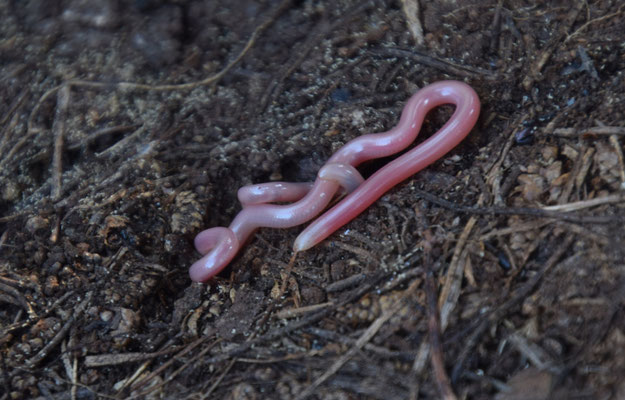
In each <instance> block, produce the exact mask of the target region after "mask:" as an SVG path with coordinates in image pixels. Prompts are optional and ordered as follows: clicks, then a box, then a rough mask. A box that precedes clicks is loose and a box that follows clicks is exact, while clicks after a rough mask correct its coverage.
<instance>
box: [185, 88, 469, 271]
mask: <svg viewBox="0 0 625 400" xmlns="http://www.w3.org/2000/svg"><path fill="white" fill-rule="evenodd" d="M443 104H452V105H454V106H455V107H456V109H455V111H454V113H453V115H452V116H451V118H450V119H449V120H448V121H447V122H446V123H445V125H443V127H442V128H440V129H439V130H438V131H437V132H436V133H435V134H434V135H432V136H431V137H430V138H428V139H427V140H425V141H424V142H423V143H421V144H419V145H418V146H416V147H414V148H412V149H411V150H409V151H407V152H405V153H404V154H402V155H401V156H399V157H397V158H395V159H394V160H393V161H391V162H389V163H388V164H387V165H385V166H384V167H382V168H381V169H380V170H378V171H377V172H375V173H374V174H373V175H371V176H370V177H369V178H368V179H366V180H365V179H363V177H362V176H361V175H360V173H359V172H358V170H356V167H357V166H358V165H359V164H361V163H363V162H365V161H368V160H373V159H376V158H380V157H388V156H391V155H393V154H396V153H399V152H401V151H402V150H404V149H406V148H407V147H408V146H409V145H410V144H411V143H412V142H414V140H415V138H416V137H417V135H418V134H419V131H420V129H421V125H422V123H423V120H424V119H425V116H426V114H427V113H428V112H429V111H430V110H432V109H434V108H435V107H438V106H440V105H443ZM479 113H480V101H479V99H478V97H477V94H476V93H475V91H474V90H473V89H472V88H471V87H470V86H469V85H467V84H465V83H463V82H458V81H440V82H436V83H433V84H430V85H428V86H425V87H424V88H422V89H421V90H419V91H418V92H417V93H415V94H414V95H413V96H412V97H411V98H410V99H409V100H408V102H407V104H406V106H405V107H404V109H403V111H402V113H401V118H400V120H399V124H397V126H396V127H394V128H393V129H391V130H389V131H387V132H383V133H372V134H367V135H363V136H359V137H357V138H355V139H353V140H351V141H349V142H348V143H346V144H345V145H344V146H343V147H341V148H340V149H339V150H338V151H337V152H336V153H334V155H332V157H330V159H329V160H328V162H327V163H326V164H325V165H324V166H323V167H322V168H321V169H320V170H319V172H318V174H317V178H316V179H315V181H314V182H312V183H289V182H269V183H263V184H257V185H250V186H245V187H242V188H241V189H239V192H238V198H239V201H240V202H241V204H242V205H243V209H242V210H241V212H239V214H238V215H237V216H236V217H235V218H234V220H233V221H232V223H231V224H230V227H228V228H224V227H217V228H210V229H207V230H205V231H202V232H200V233H199V234H198V235H197V236H196V237H195V247H196V249H197V251H198V252H200V253H201V254H202V255H203V257H202V258H200V259H199V260H198V261H196V262H195V263H193V265H191V268H190V269H189V275H190V277H191V279H192V280H194V281H198V282H206V281H207V280H209V279H210V278H212V277H213V276H215V275H217V274H218V273H219V272H220V271H221V270H222V269H223V268H225V267H226V266H227V265H228V263H229V262H230V261H232V259H233V258H234V257H235V256H236V254H237V253H238V251H239V250H240V248H241V246H242V244H243V243H245V242H246V240H247V239H248V238H249V237H250V235H251V234H252V233H253V232H254V231H255V230H256V229H257V228H260V227H271V228H289V227H292V226H296V225H300V224H303V223H305V222H307V221H309V220H311V219H313V218H315V217H316V216H317V215H318V214H320V213H321V212H322V211H324V209H325V208H326V207H327V206H328V204H329V203H330V201H331V200H332V199H333V198H334V197H335V195H336V194H337V193H339V192H344V193H347V195H346V196H345V197H344V198H343V199H342V200H340V201H339V202H338V203H337V204H336V205H334V206H333V207H332V208H330V209H329V210H328V211H326V212H325V213H323V215H321V216H320V217H319V218H317V219H316V220H314V221H313V222H312V223H311V224H310V225H309V226H308V227H307V228H306V229H304V231H302V233H300V235H299V236H298V237H297V238H296V239H295V243H294V245H293V250H294V252H295V253H297V252H300V251H303V250H307V249H309V248H311V247H313V246H314V245H316V244H317V243H319V242H321V241H322V240H324V239H325V238H327V237H328V236H330V235H331V234H332V233H333V232H334V231H336V230H337V229H339V228H340V227H342V226H343V225H345V224H346V223H348V222H349V221H351V220H352V219H354V218H355V217H356V216H357V215H358V214H360V213H361V212H362V211H364V210H365V209H366V208H367V207H369V206H370V205H371V204H372V203H374V202H375V201H376V200H378V199H379V198H380V197H381V196H382V195H383V194H384V193H386V192H387V191H388V190H389V189H391V188H392V187H393V186H395V185H397V184H398V183H400V182H402V181H404V180H406V179H407V178H408V177H410V176H412V175H414V174H415V173H417V172H419V171H420V170H422V169H423V168H425V167H427V166H428V165H430V164H432V163H433V162H435V161H436V160H438V159H439V158H441V157H442V156H443V155H445V154H446V153H447V152H449V151H450V150H451V149H453V148H454V147H455V146H456V145H457V144H458V143H460V142H461V141H462V139H464V138H465V137H466V136H467V135H468V133H469V131H471V129H472V128H473V126H474V125H475V123H476V121H477V118H478V115H479ZM274 202H282V203H284V202H292V203H291V204H286V205H284V204H281V205H278V204H271V203H274Z"/></svg>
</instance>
